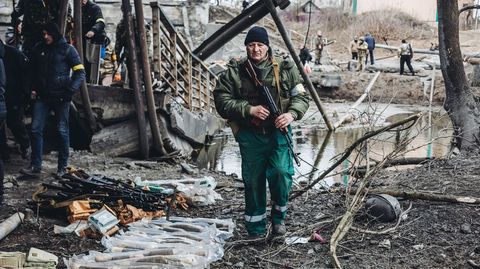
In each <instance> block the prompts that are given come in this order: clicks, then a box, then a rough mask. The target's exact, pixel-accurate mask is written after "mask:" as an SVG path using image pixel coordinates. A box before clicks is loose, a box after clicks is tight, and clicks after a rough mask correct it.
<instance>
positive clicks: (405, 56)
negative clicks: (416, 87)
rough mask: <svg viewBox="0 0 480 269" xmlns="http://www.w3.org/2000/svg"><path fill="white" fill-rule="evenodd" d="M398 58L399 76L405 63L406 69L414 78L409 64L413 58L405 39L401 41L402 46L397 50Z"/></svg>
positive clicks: (410, 48) (410, 47)
mask: <svg viewBox="0 0 480 269" xmlns="http://www.w3.org/2000/svg"><path fill="white" fill-rule="evenodd" d="M398 56H399V57H400V75H403V70H404V67H405V63H406V64H407V67H408V69H409V70H410V72H411V73H412V76H415V71H413V67H412V63H411V61H412V58H413V49H412V46H411V45H410V44H409V43H408V42H407V41H406V40H405V39H402V44H401V45H400V47H399V48H398Z"/></svg>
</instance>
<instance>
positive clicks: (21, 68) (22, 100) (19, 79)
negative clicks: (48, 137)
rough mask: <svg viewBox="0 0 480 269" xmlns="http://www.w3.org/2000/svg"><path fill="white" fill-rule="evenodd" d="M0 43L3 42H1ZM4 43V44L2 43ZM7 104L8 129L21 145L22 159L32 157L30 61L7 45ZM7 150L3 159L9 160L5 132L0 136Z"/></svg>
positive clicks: (5, 59)
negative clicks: (27, 119)
mask: <svg viewBox="0 0 480 269" xmlns="http://www.w3.org/2000/svg"><path fill="white" fill-rule="evenodd" d="M0 42H2V41H1V40H0ZM2 43H3V42H2ZM4 48H5V56H4V58H3V59H4V64H5V74H6V77H7V83H6V87H5V102H6V106H7V111H8V113H7V119H6V120H7V124H6V125H7V127H8V128H9V129H10V130H11V131H12V134H13V136H14V137H15V141H16V142H17V143H18V144H19V145H20V152H21V154H22V158H24V159H27V158H29V157H30V152H31V149H30V137H29V136H28V132H27V128H26V127H25V123H24V119H25V107H26V105H27V103H28V100H29V98H30V90H29V86H30V79H29V68H28V65H29V60H28V58H27V56H25V54H23V53H22V52H21V51H20V50H19V49H17V48H15V47H12V46H9V45H5V46H4ZM0 138H1V140H2V141H1V143H2V144H3V147H4V149H5V151H4V154H3V157H4V159H9V158H8V157H9V152H8V150H7V144H6V143H7V141H6V134H5V130H3V132H2V134H0Z"/></svg>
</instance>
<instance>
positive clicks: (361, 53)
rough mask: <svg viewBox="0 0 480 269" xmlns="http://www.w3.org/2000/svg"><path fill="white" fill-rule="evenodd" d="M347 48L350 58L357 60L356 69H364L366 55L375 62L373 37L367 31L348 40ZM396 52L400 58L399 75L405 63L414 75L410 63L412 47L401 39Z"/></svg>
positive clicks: (366, 61)
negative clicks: (363, 34)
mask: <svg viewBox="0 0 480 269" xmlns="http://www.w3.org/2000/svg"><path fill="white" fill-rule="evenodd" d="M349 50H350V54H351V55H352V60H357V62H358V64H357V71H362V70H363V69H364V67H365V66H364V63H365V65H366V64H367V63H368V56H370V64H372V65H373V64H375V58H374V55H373V51H374V50H375V38H373V36H372V35H370V34H369V33H367V34H366V35H365V36H361V37H357V36H355V37H354V38H353V40H352V41H351V42H350V46H349ZM397 53H398V57H399V58H400V75H403V74H404V69H405V64H407V67H408V69H409V70H410V72H411V73H412V75H415V71H414V70H413V67H412V64H411V59H412V57H413V49H412V46H411V45H410V44H409V43H408V42H407V41H406V40H405V39H402V44H401V45H400V47H399V48H398V51H397Z"/></svg>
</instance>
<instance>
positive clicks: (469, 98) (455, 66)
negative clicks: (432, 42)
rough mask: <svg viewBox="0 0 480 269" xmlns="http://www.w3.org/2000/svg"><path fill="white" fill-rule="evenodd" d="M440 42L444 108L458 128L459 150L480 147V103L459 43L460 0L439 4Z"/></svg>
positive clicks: (456, 131)
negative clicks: (465, 65)
mask: <svg viewBox="0 0 480 269" xmlns="http://www.w3.org/2000/svg"><path fill="white" fill-rule="evenodd" d="M437 6H438V39H439V51H440V63H441V68H442V75H443V78H444V80H445V89H446V100H445V104H444V108H445V110H446V111H447V113H448V115H449V116H450V119H451V120H452V123H453V126H454V137H455V141H454V142H455V146H456V147H458V148H459V149H460V150H461V151H468V150H472V149H478V147H479V145H480V136H479V135H480V117H479V116H480V110H479V100H478V98H477V97H476V96H475V95H474V94H473V92H472V91H471V89H470V86H469V84H468V82H467V77H466V75H465V70H464V68H463V60H462V53H461V51H460V42H459V22H458V16H459V10H458V0H437Z"/></svg>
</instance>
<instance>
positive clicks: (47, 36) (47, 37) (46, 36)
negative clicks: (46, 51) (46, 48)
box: [43, 31, 53, 45]
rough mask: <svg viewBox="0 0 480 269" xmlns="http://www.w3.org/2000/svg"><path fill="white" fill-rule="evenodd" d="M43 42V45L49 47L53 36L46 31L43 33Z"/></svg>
mask: <svg viewBox="0 0 480 269" xmlns="http://www.w3.org/2000/svg"><path fill="white" fill-rule="evenodd" d="M43 41H45V44H47V45H51V44H52V43H53V36H52V35H50V34H49V33H48V32H47V31H43Z"/></svg>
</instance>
